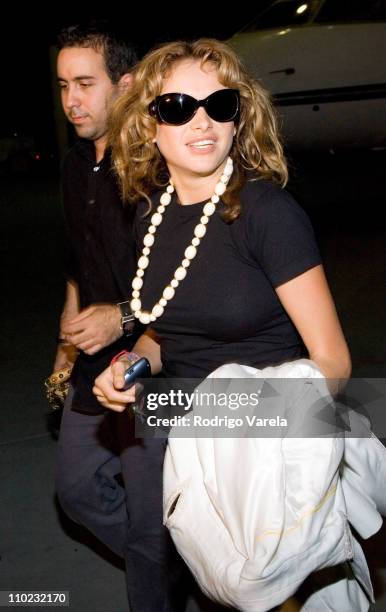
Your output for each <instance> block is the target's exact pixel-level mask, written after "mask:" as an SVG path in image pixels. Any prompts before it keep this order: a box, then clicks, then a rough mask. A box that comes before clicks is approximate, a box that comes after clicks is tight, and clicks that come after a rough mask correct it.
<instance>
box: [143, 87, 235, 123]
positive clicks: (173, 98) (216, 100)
mask: <svg viewBox="0 0 386 612" xmlns="http://www.w3.org/2000/svg"><path fill="white" fill-rule="evenodd" d="M200 106H203V107H204V108H205V111H206V113H207V114H208V115H209V117H210V118H211V119H214V121H219V122H221V123H225V122H226V121H237V119H238V116H239V112H240V94H239V92H238V90H237V89H219V90H218V91H215V92H214V93H212V94H210V96H208V97H207V98H205V99H204V100H196V98H193V96H189V95H188V94H184V93H167V94H163V95H162V96H157V97H156V98H155V100H153V102H151V103H150V104H149V113H150V114H151V115H152V116H153V117H155V118H156V119H157V121H158V122H159V123H167V124H168V125H183V124H184V123H187V122H188V121H190V120H191V119H192V118H193V117H194V115H195V114H196V112H197V110H198V109H199V108H200Z"/></svg>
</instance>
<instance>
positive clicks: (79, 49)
mask: <svg viewBox="0 0 386 612" xmlns="http://www.w3.org/2000/svg"><path fill="white" fill-rule="evenodd" d="M59 45H60V51H59V55H58V61H57V72H58V82H59V86H60V88H61V99H62V104H63V109H64V112H65V114H66V116H67V118H68V120H69V121H70V122H71V123H72V124H73V125H74V127H75V131H76V133H77V136H78V137H79V139H78V141H77V142H76V144H75V146H74V147H73V149H72V150H71V151H70V152H69V154H68V155H67V157H66V159H65V163H64V169H63V202H64V208H65V214H66V220H67V225H68V233H69V242H70V247H71V248H70V251H71V257H70V259H69V265H68V266H67V277H68V280H67V293H66V300H65V304H64V308H63V313H62V316H61V322H60V334H59V340H60V343H59V345H58V351H57V355H56V359H55V363H54V370H57V369H59V368H62V367H65V366H68V365H72V363H73V362H74V360H75V359H76V361H75V365H74V369H73V374H72V379H71V382H72V386H71V389H70V393H69V396H68V398H67V401H66V405H65V409H64V413H63V418H62V424H61V430H60V437H59V442H58V459H57V467H56V490H57V494H58V498H59V501H60V503H61V505H62V507H63V509H64V510H65V511H66V513H67V514H68V515H69V516H70V517H71V518H72V519H73V520H75V521H76V522H77V523H80V524H82V525H84V526H86V527H87V528H88V529H89V530H90V531H92V532H93V533H94V534H95V535H96V536H97V537H98V538H99V539H100V540H101V541H103V542H104V543H105V544H106V545H107V546H109V548H110V549H112V550H113V551H114V552H115V553H117V554H119V555H121V556H123V557H125V560H126V565H127V568H128V591H129V599H130V605H131V608H132V610H133V611H134V612H137V611H138V612H144V611H145V610H149V611H150V610H152V609H154V610H155V609H156V607H155V605H153V603H152V597H153V593H152V589H146V590H147V591H148V592H149V601H146V598H144V597H143V589H141V588H139V587H138V585H140V583H141V580H142V577H143V575H145V577H146V576H148V579H149V580H151V575H152V573H153V572H152V564H151V563H150V562H149V561H148V559H147V557H148V556H149V552H148V550H147V547H146V541H145V542H142V543H141V542H140V541H138V537H137V534H136V531H135V530H136V525H137V523H138V524H139V525H141V526H142V527H141V529H142V532H145V533H148V529H147V525H146V524H145V525H143V522H144V518H143V517H145V518H146V517H147V514H146V512H144V511H143V510H144V509H143V508H142V506H141V505H140V504H139V503H138V502H137V500H138V499H140V496H138V487H141V486H144V487H146V486H147V483H146V477H145V476H143V475H142V472H141V469H142V466H146V465H147V464H148V463H149V462H150V463H151V462H152V463H151V465H150V467H148V469H147V474H148V477H149V478H151V475H152V473H153V472H152V469H153V466H154V467H156V465H155V462H154V458H152V457H150V458H149V459H147V455H146V452H145V450H144V449H146V444H144V443H141V441H138V440H137V441H136V440H129V439H128V437H129V435H131V434H130V427H129V426H130V423H128V422H126V421H125V418H126V417H124V419H115V418H114V419H112V418H111V415H110V414H108V415H107V414H105V410H104V409H102V410H101V407H100V404H99V403H98V402H97V400H96V399H95V397H94V395H93V394H92V387H93V384H94V379H95V377H96V376H97V375H98V374H99V373H100V372H102V370H103V369H104V368H105V367H106V366H107V365H108V363H109V362H110V360H111V358H112V357H113V356H114V355H115V354H117V353H118V352H119V351H121V350H122V349H123V348H128V347H129V348H130V344H128V342H133V339H132V340H131V339H129V340H128V339H127V338H125V337H124V336H123V331H124V330H123V329H122V328H124V327H125V319H124V317H123V315H126V314H128V313H127V304H123V305H122V306H121V307H120V306H117V303H122V302H125V300H127V297H128V296H129V295H130V293H131V289H130V288H131V278H132V277H133V275H134V272H135V269H136V268H135V263H136V262H135V250H134V243H133V239H132V227H131V225H132V215H133V213H132V208H131V207H130V206H126V207H124V206H123V204H122V202H121V198H120V193H119V188H118V185H117V182H116V179H115V175H114V172H113V171H112V168H111V159H110V154H109V151H108V149H107V121H108V115H109V111H110V108H111V105H112V103H113V102H114V100H115V99H116V98H117V97H118V96H119V95H120V93H121V92H123V91H124V90H125V88H127V87H129V86H130V83H131V74H130V71H131V70H132V68H133V66H134V63H135V61H136V55H135V52H134V50H133V49H132V47H131V46H130V45H129V44H127V43H125V42H124V41H123V40H121V39H120V38H118V37H117V36H116V35H114V34H113V33H112V32H109V31H108V30H107V29H106V27H105V26H103V27H101V25H100V24H96V23H94V24H89V25H88V26H86V27H81V26H75V27H71V28H68V29H66V30H63V31H62V33H61V35H60V37H59ZM78 351H79V354H78V356H77V357H76V354H77V352H78ZM118 434H119V435H118ZM123 438H124V439H123ZM157 458H158V464H157V465H158V469H162V463H161V462H162V453H161V452H158V454H157ZM138 464H139V465H138ZM120 472H121V473H122V476H123V481H124V483H125V487H126V492H127V495H126V492H125V489H124V488H123V487H122V486H120V484H119V482H118V481H117V479H116V476H117V475H118V474H119V473H120ZM156 494H157V496H158V495H159V492H156V493H155V494H154V495H156ZM151 495H152V492H151V491H150V485H149V495H148V499H147V502H149V501H151V499H150V498H151ZM141 503H143V501H142V502H141ZM128 510H129V514H130V534H129V520H128ZM159 512H161V509H160V510H159ZM150 516H151V513H150ZM149 528H150V527H149ZM130 537H131V539H132V540H133V541H134V544H133V545H132V550H131V552H128V549H129V548H130V544H129V543H128V540H129V539H130ZM165 540H166V538H165V534H160V547H164V546H165V544H164V542H165ZM133 549H135V550H133ZM154 554H155V556H156V557H157V563H156V567H158V566H159V562H158V558H159V557H160V555H161V552H160V551H159V550H157V551H155V553H154ZM150 556H151V554H150ZM153 556H154V555H153ZM162 571H163V570H162ZM155 573H156V572H155ZM160 576H161V573H160ZM162 576H163V573H162ZM162 576H161V577H160V578H159V581H160V580H161V578H162Z"/></svg>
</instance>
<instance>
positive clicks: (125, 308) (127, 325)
mask: <svg viewBox="0 0 386 612" xmlns="http://www.w3.org/2000/svg"><path fill="white" fill-rule="evenodd" d="M117 306H118V307H119V310H120V311H121V330H122V332H123V334H124V335H125V336H131V335H132V333H133V330H134V325H135V317H134V315H133V313H132V312H131V308H130V302H118V304H117Z"/></svg>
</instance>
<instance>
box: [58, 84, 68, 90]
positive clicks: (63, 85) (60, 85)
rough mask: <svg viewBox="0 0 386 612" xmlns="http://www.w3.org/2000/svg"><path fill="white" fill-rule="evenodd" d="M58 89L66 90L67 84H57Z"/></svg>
mask: <svg viewBox="0 0 386 612" xmlns="http://www.w3.org/2000/svg"><path fill="white" fill-rule="evenodd" d="M58 86H59V89H67V83H58Z"/></svg>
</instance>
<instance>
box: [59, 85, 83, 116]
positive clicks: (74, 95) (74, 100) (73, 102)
mask: <svg viewBox="0 0 386 612" xmlns="http://www.w3.org/2000/svg"><path fill="white" fill-rule="evenodd" d="M63 103H64V106H65V108H66V109H67V110H71V108H73V107H74V106H75V107H77V106H79V105H80V98H79V94H78V90H77V88H76V87H73V86H71V85H70V86H69V87H68V88H67V89H66V90H65V91H64V100H63Z"/></svg>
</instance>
